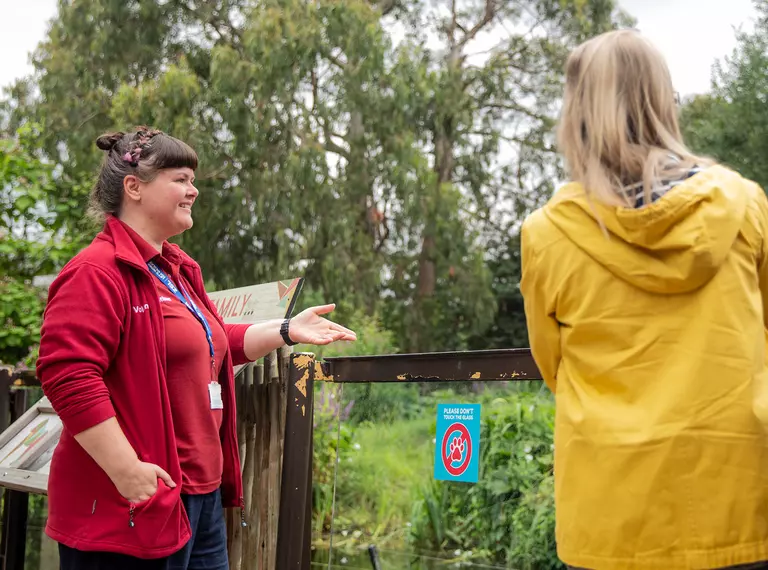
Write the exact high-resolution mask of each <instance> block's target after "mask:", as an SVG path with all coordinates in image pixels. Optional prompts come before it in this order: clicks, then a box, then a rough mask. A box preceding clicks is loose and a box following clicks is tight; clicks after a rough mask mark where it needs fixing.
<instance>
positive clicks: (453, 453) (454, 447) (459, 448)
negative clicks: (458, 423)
mask: <svg viewBox="0 0 768 570" xmlns="http://www.w3.org/2000/svg"><path fill="white" fill-rule="evenodd" d="M449 449H450V457H451V462H454V463H459V462H461V459H462V458H463V457H464V449H465V445H464V440H463V439H462V438H461V437H460V436H456V437H454V438H453V440H452V441H451V444H450V447H449Z"/></svg>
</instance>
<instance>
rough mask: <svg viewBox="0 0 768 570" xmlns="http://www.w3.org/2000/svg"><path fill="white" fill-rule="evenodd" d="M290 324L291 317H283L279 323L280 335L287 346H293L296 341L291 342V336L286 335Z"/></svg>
mask: <svg viewBox="0 0 768 570" xmlns="http://www.w3.org/2000/svg"><path fill="white" fill-rule="evenodd" d="M290 326H291V319H285V320H284V321H283V324H281V325H280V336H281V337H283V340H284V341H285V344H287V345H288V346H295V345H296V344H297V343H295V342H293V341H292V340H291V337H290V336H289V335H288V327H290Z"/></svg>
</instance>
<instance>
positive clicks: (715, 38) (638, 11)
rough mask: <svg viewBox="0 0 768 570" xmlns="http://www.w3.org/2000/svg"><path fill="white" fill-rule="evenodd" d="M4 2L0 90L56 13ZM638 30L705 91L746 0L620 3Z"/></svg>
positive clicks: (45, 4) (37, 1) (49, 1)
mask: <svg viewBox="0 0 768 570" xmlns="http://www.w3.org/2000/svg"><path fill="white" fill-rule="evenodd" d="M8 2H9V0H0V3H2V4H6V6H5V8H6V9H5V10H3V17H2V19H0V53H2V54H3V60H2V63H0V87H4V86H7V85H8V84H10V83H12V82H13V81H14V80H15V79H16V78H18V77H22V76H24V75H26V74H27V73H29V72H30V70H31V67H30V65H29V53H30V52H31V51H32V50H34V49H35V46H36V45H37V43H38V42H39V41H40V40H42V39H43V37H44V36H45V33H46V29H47V26H48V21H49V20H50V19H51V18H52V17H53V16H54V15H55V14H56V5H57V1H56V0H23V1H22V2H14V3H13V11H12V12H11V11H10V10H8V8H9V6H8ZM620 3H621V5H622V6H623V7H624V9H626V10H627V11H628V12H629V13H630V14H632V15H633V16H635V17H636V18H637V20H638V28H640V30H641V31H642V32H643V33H645V34H646V35H647V36H648V37H649V38H650V39H651V40H652V41H653V42H654V43H655V44H656V45H657V46H658V47H659V48H660V49H661V51H662V52H663V53H664V55H665V56H666V57H667V61H668V62H669V66H670V69H671V72H672V79H673V80H674V82H675V89H676V90H677V91H679V92H680V93H681V95H688V94H691V93H702V92H704V91H706V90H707V89H708V88H709V83H710V70H711V67H712V64H713V63H714V61H715V60H716V59H718V58H721V57H723V56H724V55H728V54H730V52H731V50H732V49H733V47H734V45H735V41H734V31H733V30H734V27H738V26H750V25H751V20H752V18H753V17H754V15H755V12H754V8H753V6H752V0H620Z"/></svg>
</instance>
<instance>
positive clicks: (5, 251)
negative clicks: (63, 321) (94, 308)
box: [0, 124, 81, 366]
mask: <svg viewBox="0 0 768 570" xmlns="http://www.w3.org/2000/svg"><path fill="white" fill-rule="evenodd" d="M39 135H40V131H39V127H37V126H36V125H34V124H29V125H25V126H24V127H21V128H20V129H19V130H18V131H17V132H16V133H15V135H14V136H13V137H7V138H0V212H2V213H0V362H5V363H6V364H11V365H14V366H15V365H17V364H19V363H26V364H27V365H33V364H34V359H35V353H36V345H37V344H38V343H39V341H40V324H41V319H42V310H43V300H44V291H41V290H40V289H38V288H36V287H33V286H32V278H33V277H35V276H36V275H45V274H49V273H52V272H54V271H56V270H58V269H59V268H60V267H61V266H62V265H63V264H64V263H65V262H66V261H67V260H68V259H69V258H70V257H72V255H74V253H75V251H76V248H77V247H79V245H80V243H81V242H79V240H77V239H73V237H72V236H71V235H69V234H67V233H65V232H66V230H67V228H68V227H71V222H72V220H73V216H77V215H78V214H77V213H74V214H73V210H75V211H76V210H77V201H76V200H73V199H62V198H61V196H60V195H59V193H58V189H59V186H58V183H57V182H58V181H57V179H56V176H55V175H54V172H53V168H52V167H51V165H50V164H48V163H47V162H45V161H43V160H42V159H41V158H40V157H39V149H38V148H37V146H36V142H37V139H38V137H39Z"/></svg>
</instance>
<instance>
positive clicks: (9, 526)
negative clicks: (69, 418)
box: [0, 385, 29, 570]
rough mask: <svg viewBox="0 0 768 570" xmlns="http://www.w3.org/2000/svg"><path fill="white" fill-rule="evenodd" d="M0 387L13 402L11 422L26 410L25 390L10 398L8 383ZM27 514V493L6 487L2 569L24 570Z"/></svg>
mask: <svg viewBox="0 0 768 570" xmlns="http://www.w3.org/2000/svg"><path fill="white" fill-rule="evenodd" d="M0 389H1V390H3V391H4V392H5V393H6V394H8V396H7V398H8V399H7V400H6V401H9V400H10V401H11V402H12V403H13V405H12V406H11V410H10V423H13V422H14V421H16V420H17V419H19V418H20V417H21V415H22V414H23V413H24V412H25V411H27V391H26V390H24V389H17V390H16V391H15V392H14V393H13V397H12V398H11V397H10V385H7V386H2V387H0ZM6 427H7V426H6ZM28 515H29V493H23V492H21V491H11V490H10V489H6V490H5V501H4V505H3V534H2V540H1V541H0V551H2V556H3V570H24V559H25V555H26V548H27V517H28Z"/></svg>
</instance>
